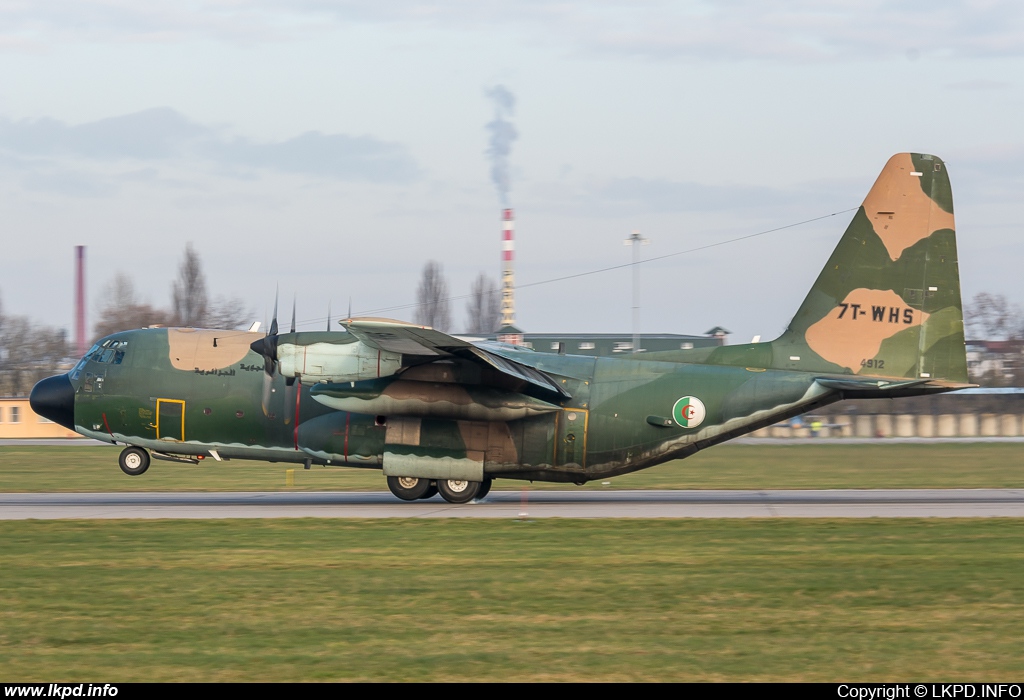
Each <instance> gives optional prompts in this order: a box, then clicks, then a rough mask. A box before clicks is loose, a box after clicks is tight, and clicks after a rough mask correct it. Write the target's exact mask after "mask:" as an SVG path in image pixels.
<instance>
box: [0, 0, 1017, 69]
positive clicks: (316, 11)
mask: <svg viewBox="0 0 1024 700" xmlns="http://www.w3.org/2000/svg"><path fill="white" fill-rule="evenodd" d="M352 24H376V25H393V26H399V27H411V28H415V27H423V26H427V27H430V28H437V29H444V30H454V31H466V32H479V31H481V30H489V29H493V30H495V31H507V30H512V31H516V32H519V33H520V34H521V35H522V36H524V37H527V38H528V39H529V40H530V41H537V40H542V41H545V42H547V43H548V44H549V45H551V46H557V47H568V48H569V49H570V50H575V51H583V52H595V53H602V54H608V53H612V54H624V55H629V56H637V57H645V58H651V59H662V60H678V59H696V60H743V59H767V60H774V61H783V62H810V61H820V60H846V59H858V58H867V59H874V58H878V57H890V58H892V57H900V58H902V57H906V56H908V55H920V56H922V57H929V56H947V55H955V56H1020V55H1024V11H1022V9H1021V7H1020V4H1019V2H1017V0H936V1H935V2H928V3H925V2H916V1H914V0H904V1H902V2H891V1H890V0H827V1H824V2H823V1H822V0H791V1H789V2H782V1H780V0H776V1H774V2H773V1H771V0H727V1H723V2H715V3H711V2H702V1H699V0H693V1H686V0H680V1H676V2H673V1H671V0H632V1H629V0H605V1H604V2H591V1H583V0H577V1H575V2H571V1H569V2H557V3H552V2H548V1H546V0H521V1H519V2H501V1H499V0H492V1H490V2H487V1H485V2H480V1H479V0H394V1H393V2H388V3H367V2H365V1H363V0H182V1H181V2H148V3H137V2H132V1H131V0H54V1H53V2H47V3H4V4H3V5H2V6H0V27H2V29H0V50H4V49H6V50H24V49H25V48H26V47H30V46H34V45H50V44H52V43H55V42H58V41H59V42H67V41H162V42H168V41H183V40H190V39H194V38H197V37H199V38H204V39H207V38H214V39H217V40H221V41H227V42H234V43H246V44H248V43H255V42H264V41H293V40H302V39H304V38H306V37H308V36H309V34H310V32H317V31H331V30H334V29H337V28H339V27H346V26H350V25H352Z"/></svg>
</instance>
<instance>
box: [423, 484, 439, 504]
mask: <svg viewBox="0 0 1024 700" xmlns="http://www.w3.org/2000/svg"><path fill="white" fill-rule="evenodd" d="M436 495H437V484H431V485H430V488H428V489H427V490H426V492H425V493H424V494H423V495H422V496H420V500H421V501H425V500H427V499H428V498H433V497H434V496H436Z"/></svg>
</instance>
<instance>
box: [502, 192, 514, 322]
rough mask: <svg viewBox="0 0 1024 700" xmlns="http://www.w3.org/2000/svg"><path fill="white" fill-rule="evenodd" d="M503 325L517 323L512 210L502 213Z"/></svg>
mask: <svg viewBox="0 0 1024 700" xmlns="http://www.w3.org/2000/svg"><path fill="white" fill-rule="evenodd" d="M501 218H502V246H501V325H502V326H514V325H515V322H516V276H515V271H514V263H515V257H516V224H515V221H516V220H515V216H514V215H513V213H512V210H511V209H504V210H502V212H501Z"/></svg>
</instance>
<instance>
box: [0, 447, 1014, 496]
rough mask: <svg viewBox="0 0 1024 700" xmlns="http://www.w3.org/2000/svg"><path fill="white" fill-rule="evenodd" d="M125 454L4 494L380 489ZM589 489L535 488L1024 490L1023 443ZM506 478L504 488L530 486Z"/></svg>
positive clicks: (796, 462) (773, 460) (875, 454)
mask: <svg viewBox="0 0 1024 700" xmlns="http://www.w3.org/2000/svg"><path fill="white" fill-rule="evenodd" d="M119 451H120V450H119V448H115V447H85V446H70V447H64V446H54V447H32V446H26V447H17V446H2V447H0V492H27V491H279V490H284V489H285V470H286V469H289V468H294V469H295V472H294V478H295V486H294V488H295V490H300V491H325V490H338V491H379V490H382V489H384V488H385V484H384V478H383V477H382V476H381V473H380V472H379V471H377V470H364V469H352V468H337V467H314V468H313V469H311V470H309V471H304V470H303V469H302V468H301V465H300V466H298V468H296V465H285V464H268V463H263V462H247V461H239V460H235V461H231V462H224V463H219V464H218V463H216V462H214V461H213V460H206V461H205V462H204V463H202V464H201V465H199V466H193V465H190V464H178V463H173V462H163V461H158V460H153V464H152V466H151V467H150V469H149V471H148V472H147V473H146V474H143V475H142V476H139V477H130V476H126V475H124V474H122V473H121V470H120V469H118V467H117V455H118V452H119ZM609 481H610V483H609V485H607V486H605V485H602V483H601V482H600V481H597V482H591V483H590V484H588V485H586V486H584V487H576V486H572V485H566V484H558V485H549V484H541V483H534V484H532V485H531V486H530V488H570V489H573V488H598V489H602V488H611V489H637V488H639V489H645V488H669V489H705V488H706V489H782V488H793V489H804V488H822V489H825V488H828V489H831V488H1022V487H1024V444H1019V443H1009V444H1006V443H1003V444H992V443H962V444H951V443H939V444H884V443H882V444H877V445H874V444H872V445H813V444H810V445H808V444H803V445H721V446H719V447H713V448H711V449H709V450H706V451H704V452H700V453H698V454H697V455H695V456H693V457H690V458H689V459H686V460H680V461H676V462H669V463H667V464H663V465H660V466H657V467H652V468H650V469H645V470H643V471H639V472H635V473H633V474H627V475H624V476H620V477H616V478H614V479H611V480H609ZM523 484H524V482H518V481H509V480H499V481H496V482H495V488H496V489H501V488H509V489H519V488H522V486H523Z"/></svg>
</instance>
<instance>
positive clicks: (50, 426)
mask: <svg viewBox="0 0 1024 700" xmlns="http://www.w3.org/2000/svg"><path fill="white" fill-rule="evenodd" d="M77 437H81V436H80V435H79V434H78V433H76V432H74V431H73V430H68V429H67V428H65V427H64V426H61V425H57V424H56V423H54V422H53V421H51V420H48V419H46V418H43V417H42V416H40V415H39V414H37V413H36V412H35V411H33V410H32V407H31V406H30V405H29V402H28V397H26V396H22V397H0V439H5V438H77Z"/></svg>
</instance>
